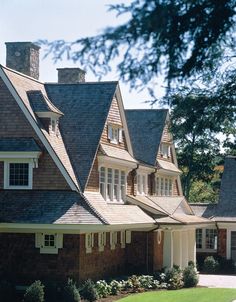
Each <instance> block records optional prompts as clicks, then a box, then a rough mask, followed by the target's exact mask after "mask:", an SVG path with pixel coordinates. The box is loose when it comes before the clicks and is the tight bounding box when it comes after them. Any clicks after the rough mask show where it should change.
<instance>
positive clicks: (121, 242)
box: [120, 231, 126, 249]
mask: <svg viewBox="0 0 236 302" xmlns="http://www.w3.org/2000/svg"><path fill="white" fill-rule="evenodd" d="M125 241H126V240H125V231H121V232H120V246H121V248H122V249H124V248H125Z"/></svg>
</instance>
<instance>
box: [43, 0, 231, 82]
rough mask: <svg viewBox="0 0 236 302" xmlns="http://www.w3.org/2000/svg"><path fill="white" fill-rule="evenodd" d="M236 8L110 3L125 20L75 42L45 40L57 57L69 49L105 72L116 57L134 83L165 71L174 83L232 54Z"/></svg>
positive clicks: (164, 1)
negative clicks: (127, 18) (100, 32)
mask: <svg viewBox="0 0 236 302" xmlns="http://www.w3.org/2000/svg"><path fill="white" fill-rule="evenodd" d="M235 8H236V2H235V0H220V1H218V0H195V1H191V0H133V1H131V2H130V3H129V4H127V5H126V4H118V5H111V6H110V8H109V9H110V11H114V12H116V13H117V15H118V16H119V15H128V16H129V17H130V18H129V20H128V21H127V22H126V23H124V24H122V25H120V26H117V27H108V28H106V29H105V30H104V32H103V33H102V34H100V35H97V36H93V37H87V38H82V39H78V40H77V41H74V42H65V41H64V40H58V41H53V42H48V41H40V43H41V44H44V45H47V47H48V48H47V54H49V53H53V55H54V59H55V60H58V59H60V58H61V57H62V56H63V54H67V56H68V58H69V59H72V60H73V61H79V62H80V63H81V64H82V65H83V66H85V67H86V68H87V69H90V70H92V71H93V72H94V73H95V74H96V75H100V76H102V75H104V74H106V73H107V72H108V71H110V69H111V67H110V63H111V62H112V61H113V60H114V59H115V58H117V59H118V60H119V64H118V72H119V76H120V78H121V80H123V81H126V82H127V81H128V82H129V83H130V85H131V87H134V86H141V87H146V86H147V84H150V82H151V81H155V80H156V77H157V76H158V75H161V74H162V75H163V74H164V75H165V78H166V79H167V80H168V82H169V84H170V83H171V81H173V80H176V79H180V80H183V79H185V78H188V77H190V76H194V75H196V74H199V73H203V70H213V69H214V68H215V67H216V64H217V63H218V64H219V62H221V60H222V58H225V56H226V55H227V56H231V55H232V52H231V50H233V51H234V50H235V35H234V34H233V32H234V30H235V15H236V10H235ZM225 50H227V54H226V52H225Z"/></svg>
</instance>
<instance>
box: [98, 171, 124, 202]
mask: <svg viewBox="0 0 236 302" xmlns="http://www.w3.org/2000/svg"><path fill="white" fill-rule="evenodd" d="M101 168H104V169H105V183H104V186H105V192H104V196H103V198H104V199H105V200H106V201H107V202H108V203H119V204H120V203H124V202H125V196H126V191H127V173H126V171H125V170H121V169H118V168H113V167H106V166H101V167H99V191H100V173H101ZM108 169H111V170H112V183H111V187H112V189H111V199H110V198H109V197H108V191H107V185H108ZM115 170H118V171H119V184H118V200H117V199H115V198H114V196H115V193H114V187H115ZM122 172H123V173H124V176H125V184H124V190H125V194H124V195H125V196H122V191H121V187H122V185H121V175H122ZM100 193H101V192H100Z"/></svg>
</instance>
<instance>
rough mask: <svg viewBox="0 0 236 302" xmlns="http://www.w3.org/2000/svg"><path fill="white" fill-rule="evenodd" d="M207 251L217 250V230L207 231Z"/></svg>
mask: <svg viewBox="0 0 236 302" xmlns="http://www.w3.org/2000/svg"><path fill="white" fill-rule="evenodd" d="M205 245H206V249H216V248H217V246H216V245H217V231H216V230H215V229H206V242H205Z"/></svg>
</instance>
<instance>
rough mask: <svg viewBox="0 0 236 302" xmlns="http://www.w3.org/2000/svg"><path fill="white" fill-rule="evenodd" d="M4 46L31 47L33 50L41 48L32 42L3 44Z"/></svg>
mask: <svg viewBox="0 0 236 302" xmlns="http://www.w3.org/2000/svg"><path fill="white" fill-rule="evenodd" d="M5 44H6V46H8V45H9V46H11V45H12V46H24V47H27V46H28V47H31V48H34V49H36V50H39V49H40V48H41V47H40V46H39V45H37V44H35V43H33V42H30V41H28V42H5Z"/></svg>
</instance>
